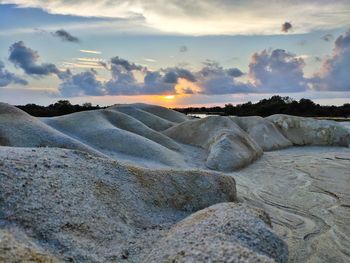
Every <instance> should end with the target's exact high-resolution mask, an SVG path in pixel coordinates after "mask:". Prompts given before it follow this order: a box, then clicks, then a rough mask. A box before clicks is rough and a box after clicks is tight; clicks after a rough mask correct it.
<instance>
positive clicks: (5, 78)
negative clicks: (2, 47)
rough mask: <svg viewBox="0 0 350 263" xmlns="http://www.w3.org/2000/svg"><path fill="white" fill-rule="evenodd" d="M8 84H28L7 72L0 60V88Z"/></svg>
mask: <svg viewBox="0 0 350 263" xmlns="http://www.w3.org/2000/svg"><path fill="white" fill-rule="evenodd" d="M10 84H21V85H27V84H28V82H27V81H26V80H24V79H22V78H20V77H18V76H17V75H15V74H13V73H11V72H9V71H7V70H6V69H5V64H4V63H3V62H2V61H1V60H0V87H5V86H8V85H10Z"/></svg>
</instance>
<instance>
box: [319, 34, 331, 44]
mask: <svg viewBox="0 0 350 263" xmlns="http://www.w3.org/2000/svg"><path fill="white" fill-rule="evenodd" d="M333 38H334V37H333V35H332V34H326V35H324V36H322V37H321V39H322V40H324V41H326V42H330V41H332V40H333Z"/></svg>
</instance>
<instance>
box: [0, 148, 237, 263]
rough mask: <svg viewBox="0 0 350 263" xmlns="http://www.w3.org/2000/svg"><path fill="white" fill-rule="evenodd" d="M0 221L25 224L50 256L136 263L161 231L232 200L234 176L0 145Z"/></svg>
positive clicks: (77, 259) (234, 194)
mask: <svg viewBox="0 0 350 263" xmlns="http://www.w3.org/2000/svg"><path fill="white" fill-rule="evenodd" d="M0 167H1V170H0V200H1V201H0V220H1V221H3V222H5V225H7V224H16V225H18V226H19V227H22V228H24V229H27V231H28V233H29V234H30V236H31V238H33V239H36V240H38V242H40V243H42V244H45V246H47V248H48V249H49V250H50V251H51V252H52V253H53V254H54V255H56V256H57V257H60V258H62V259H64V260H68V259H69V258H73V259H74V260H75V261H77V262H113V259H115V260H116V261H119V260H120V259H122V258H123V253H126V252H125V251H128V258H129V260H131V261H133V260H134V262H139V257H140V256H141V255H142V253H143V251H147V249H148V248H149V247H150V246H151V245H152V244H153V242H154V241H155V240H157V239H158V238H159V236H160V235H162V231H163V229H167V227H168V226H170V225H172V224H173V223H174V222H177V221H178V220H180V219H182V218H184V217H185V216H187V215H189V214H190V213H193V212H195V211H197V210H199V209H203V208H205V207H208V206H210V205H212V204H215V203H218V202H228V201H229V202H232V201H235V200H236V192H235V182H234V179H233V178H231V177H228V176H224V175H220V174H215V173H208V172H203V171H179V170H156V169H153V170H149V169H141V168H137V167H133V166H124V165H120V164H118V163H117V162H115V161H112V160H110V159H102V158H97V157H93V156H92V155H89V154H87V153H83V152H78V151H72V150H64V149H54V148H46V149H43V148H41V149H40V148H37V149H31V148H9V147H0Z"/></svg>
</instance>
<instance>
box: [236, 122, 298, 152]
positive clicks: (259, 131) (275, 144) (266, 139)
mask: <svg viewBox="0 0 350 263" xmlns="http://www.w3.org/2000/svg"><path fill="white" fill-rule="evenodd" d="M231 118H232V120H233V121H234V122H235V123H237V124H238V125H239V126H240V127H241V128H242V129H243V130H244V131H246V132H247V133H248V134H249V136H250V137H251V138H252V139H253V140H254V141H256V142H257V143H258V144H259V146H260V147H261V148H262V149H263V150H264V151H272V150H278V149H283V148H287V147H290V146H292V142H291V141H289V140H288V139H287V138H286V137H284V135H283V134H282V133H281V131H280V130H279V129H278V128H277V127H276V126H275V125H274V124H273V123H272V122H271V121H269V120H268V119H266V118H262V117H259V116H249V117H231Z"/></svg>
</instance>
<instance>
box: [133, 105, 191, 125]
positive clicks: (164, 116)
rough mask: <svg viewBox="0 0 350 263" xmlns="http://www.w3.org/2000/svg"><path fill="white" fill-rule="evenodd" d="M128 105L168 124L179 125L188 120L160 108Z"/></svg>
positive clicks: (178, 113) (180, 114)
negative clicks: (168, 122)
mask: <svg viewBox="0 0 350 263" xmlns="http://www.w3.org/2000/svg"><path fill="white" fill-rule="evenodd" d="M130 105H131V106H133V107H135V108H138V109H141V110H143V111H146V112H149V113H151V114H153V115H156V116H158V117H160V118H162V119H165V120H168V121H170V122H176V123H180V122H184V121H188V120H190V118H189V117H188V116H187V115H185V114H182V113H180V112H177V111H174V110H170V109H167V108H164V107H161V106H157V105H149V104H144V103H135V104H130Z"/></svg>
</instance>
